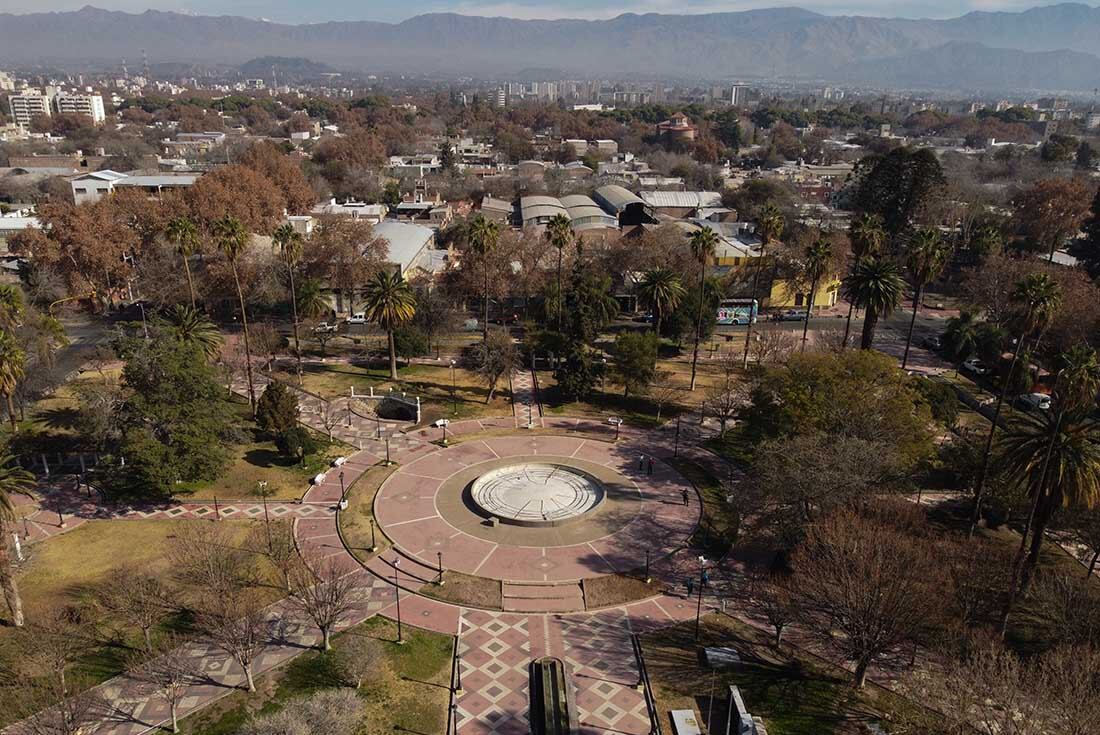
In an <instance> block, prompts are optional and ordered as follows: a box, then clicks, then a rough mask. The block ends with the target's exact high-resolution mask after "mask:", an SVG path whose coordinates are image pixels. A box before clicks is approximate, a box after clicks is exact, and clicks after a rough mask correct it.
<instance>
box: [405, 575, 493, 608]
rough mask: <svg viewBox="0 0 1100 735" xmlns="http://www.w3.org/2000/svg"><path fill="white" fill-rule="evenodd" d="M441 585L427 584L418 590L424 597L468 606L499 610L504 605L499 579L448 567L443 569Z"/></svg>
mask: <svg viewBox="0 0 1100 735" xmlns="http://www.w3.org/2000/svg"><path fill="white" fill-rule="evenodd" d="M443 582H444V584H443V586H439V585H435V584H428V585H424V587H423V588H421V590H420V594H422V595H424V596H426V597H434V598H436V599H437V600H443V601H445V602H453V603H456V604H458V605H469V606H470V607H483V608H487V609H489V610H500V609H501V608H502V607H503V605H504V600H503V597H502V596H501V591H500V581H499V580H496V579H489V578H487V577H475V576H473V575H471V574H463V573H462V572H455V571H452V570H450V569H446V570H444V571H443Z"/></svg>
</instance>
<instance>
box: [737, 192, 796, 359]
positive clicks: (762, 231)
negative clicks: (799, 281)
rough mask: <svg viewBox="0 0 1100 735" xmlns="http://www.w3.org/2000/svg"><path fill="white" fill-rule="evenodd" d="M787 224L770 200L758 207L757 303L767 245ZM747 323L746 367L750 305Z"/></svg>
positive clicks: (754, 290)
mask: <svg viewBox="0 0 1100 735" xmlns="http://www.w3.org/2000/svg"><path fill="white" fill-rule="evenodd" d="M786 226H787V223H786V221H785V220H784V219H783V213H782V212H780V211H779V207H777V206H775V205H774V204H772V203H771V202H768V203H767V204H765V205H764V206H763V207H761V208H760V214H759V215H757V218H756V232H757V234H759V235H760V254H759V255H758V256H757V258H756V267H754V268H753V273H752V302H753V304H755V303H757V300H758V299H759V298H760V272H761V271H762V270H763V269H764V265H765V261H766V259H767V257H768V246H769V245H771V244H772V242H774V241H775V240H778V239H779V238H781V237H783V230H784V228H785V227H786ZM749 311H750V314H749V325H748V327H747V328H746V329H745V354H744V356H742V358H741V365H742V367H748V365H749V347H750V346H751V344H752V324H753V316H754V315H753V314H752V313H751V311H752V306H751V305H750V307H749Z"/></svg>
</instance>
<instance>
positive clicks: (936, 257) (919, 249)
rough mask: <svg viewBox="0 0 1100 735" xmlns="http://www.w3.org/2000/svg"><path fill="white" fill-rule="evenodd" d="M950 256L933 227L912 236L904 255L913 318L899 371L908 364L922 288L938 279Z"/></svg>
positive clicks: (910, 321)
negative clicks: (909, 278)
mask: <svg viewBox="0 0 1100 735" xmlns="http://www.w3.org/2000/svg"><path fill="white" fill-rule="evenodd" d="M950 254H951V245H950V243H948V242H947V241H946V240H944V239H943V236H942V235H940V231H939V230H937V229H936V228H934V227H925V228H922V229H920V230H917V232H916V233H915V234H914V235H913V238H912V240H910V242H909V250H908V252H907V253H906V265H907V266H908V268H909V275H911V276H912V278H913V316H912V317H911V318H910V319H909V334H908V335H906V337H905V354H904V355H903V356H902V358H901V369H902V370H904V369H905V366H906V365H907V364H908V363H909V348H910V347H911V346H912V344H913V327H914V326H916V323H917V309H919V308H920V300H921V296H922V295H923V294H924V288H925V286H927V285H928V284H929V283H931V282H932V281H934V280H936V279H937V278H939V276H940V274H941V273H943V269H944V268H945V267H946V266H947V258H948V256H949V255H950Z"/></svg>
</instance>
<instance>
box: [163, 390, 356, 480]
mask: <svg viewBox="0 0 1100 735" xmlns="http://www.w3.org/2000/svg"><path fill="white" fill-rule="evenodd" d="M234 400H235V408H236V411H237V414H238V428H239V429H240V433H241V435H242V436H246V437H250V438H251V440H250V441H245V442H243V443H235V444H230V445H229V446H228V450H229V464H228V465H227V467H226V469H225V470H224V471H223V472H222V474H221V476H220V477H219V478H218V479H216V480H214V481H212V482H193V483H180V484H179V485H176V488H175V493H174V495H176V496H177V498H178V499H180V500H210V499H212V498H215V497H216V498H218V500H223V499H224V500H245V499H248V500H254V499H258V498H259V494H258V493H259V483H260V481H265V482H267V493H268V498H269V499H271V500H297V499H299V498H301V497H302V495H304V494H305V492H306V491H307V490H308V489H309V482H310V479H311V478H313V477H314V476H315V475H316V474H317V473H319V472H323V471H324V470H325V469H326V468H328V467H329V466H330V465H331V463H332V460H333V459H334V458H336V457H339V456H343V455H347V454H349V453H350V452H351V449H350V448H348V447H347V446H345V445H343V444H340V443H338V442H329V441H328V440H327V439H325V438H324V437H323V436H321V435H320V434H317V433H316V432H313V438H314V440H315V441H316V443H317V451H316V452H314V453H313V454H310V455H307V456H306V458H305V462H303V463H299V462H295V461H293V460H291V459H289V458H287V457H284V456H282V455H281V454H280V453H279V450H278V448H277V447H276V446H275V442H274V441H272V440H271V439H268V438H267V437H266V436H264V435H263V434H261V433H260V432H259V431H258V430H257V429H256V426H255V424H254V423H253V422H252V416H251V414H250V413H249V411H248V406H247V405H245V403H244V402H243V399H240V398H236V399H234Z"/></svg>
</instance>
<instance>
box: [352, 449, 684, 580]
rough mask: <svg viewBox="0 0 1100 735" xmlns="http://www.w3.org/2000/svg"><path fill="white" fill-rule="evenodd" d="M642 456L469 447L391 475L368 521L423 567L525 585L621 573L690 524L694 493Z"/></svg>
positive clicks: (670, 545) (678, 543) (667, 548)
mask: <svg viewBox="0 0 1100 735" xmlns="http://www.w3.org/2000/svg"><path fill="white" fill-rule="evenodd" d="M643 452H644V449H640V448H639V444H638V443H635V442H630V443H627V442H622V443H616V442H610V441H604V440H601V439H595V438H591V437H584V436H574V435H569V436H561V435H536V434H513V435H507V436H484V437H469V438H466V439H464V440H463V441H461V442H460V443H458V444H453V445H452V446H450V447H445V448H442V449H439V450H437V451H433V452H430V453H428V454H425V455H423V456H421V457H419V458H417V459H415V460H413V461H411V462H409V463H407V464H404V465H402V466H401V467H400V468H398V469H397V470H396V471H395V472H394V473H393V474H392V475H390V476H389V477H388V478H387V479H386V481H385V482H384V483H383V484H382V486H381V488H379V490H378V493H377V495H376V496H375V499H374V517H375V519H376V520H377V523H378V525H379V528H380V530H381V531H382V532H383V533H384V534H385V535H386V536H387V537H388V538H389V539H390V541H391V542H392V543H393V544H394V545H395V546H396V547H397V548H398V549H399V550H400V552H401V553H402V554H404V555H406V556H408V557H411V558H412V559H415V560H417V561H419V562H421V563H423V564H424V565H425V566H428V567H433V568H434V567H436V566H437V565H440V564H441V565H442V567H443V568H444V569H446V570H450V571H454V572H459V573H462V574H468V575H472V576H478V577H485V578H489V579H495V580H501V581H503V582H526V583H553V582H565V581H576V580H580V579H585V578H592V577H597V576H603V575H608V574H616V573H625V572H629V571H632V570H636V569H639V568H640V567H642V566H643V565H644V564H645V562H646V558H647V552H648V555H649V558H650V559H651V560H652V561H656V560H658V559H660V558H662V557H664V556H667V555H669V554H671V553H673V552H674V551H675V550H676V549H678V548H680V547H682V546H684V545H685V543H686V542H687V539H688V537H690V535H691V534H692V532H693V531H694V529H695V527H696V525H697V523H698V519H699V504H698V500H697V496H696V494H695V491H694V488H693V487H692V485H691V484H690V483H689V482H688V481H687V480H686V479H685V478H684V477H683V476H681V475H680V474H679V473H678V472H676V471H675V470H674V469H673V468H672V467H670V466H669V465H667V464H666V463H664V462H662V461H660V460H656V459H651V458H650V457H648V456H644V454H643ZM685 499H687V502H686V503H685Z"/></svg>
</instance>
